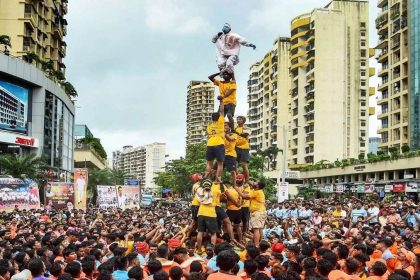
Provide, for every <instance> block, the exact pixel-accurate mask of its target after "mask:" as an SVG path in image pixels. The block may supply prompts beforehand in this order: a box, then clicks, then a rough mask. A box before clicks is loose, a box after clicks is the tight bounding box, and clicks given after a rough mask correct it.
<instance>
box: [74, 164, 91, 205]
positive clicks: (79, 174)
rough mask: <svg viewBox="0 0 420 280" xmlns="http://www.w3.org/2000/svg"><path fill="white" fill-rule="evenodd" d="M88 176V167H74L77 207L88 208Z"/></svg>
mask: <svg viewBox="0 0 420 280" xmlns="http://www.w3.org/2000/svg"><path fill="white" fill-rule="evenodd" d="M88 177H89V173H88V169H87V168H75V169H74V198H75V207H76V209H83V210H86V197H87V185H88Z"/></svg>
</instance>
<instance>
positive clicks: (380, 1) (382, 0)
mask: <svg viewBox="0 0 420 280" xmlns="http://www.w3.org/2000/svg"><path fill="white" fill-rule="evenodd" d="M386 4H388V0H378V2H377V4H376V6H378V8H382V7H383V6H385V5H386Z"/></svg>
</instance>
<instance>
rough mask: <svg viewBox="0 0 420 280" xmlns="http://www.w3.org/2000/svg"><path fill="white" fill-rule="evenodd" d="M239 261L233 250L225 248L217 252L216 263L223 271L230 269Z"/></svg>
mask: <svg viewBox="0 0 420 280" xmlns="http://www.w3.org/2000/svg"><path fill="white" fill-rule="evenodd" d="M237 262H238V256H237V255H236V254H235V252H233V251H232V250H224V251H222V252H220V253H219V254H217V258H216V265H217V266H218V267H219V268H220V270H223V271H230V270H232V269H233V267H234V266H235V264H236V263H237Z"/></svg>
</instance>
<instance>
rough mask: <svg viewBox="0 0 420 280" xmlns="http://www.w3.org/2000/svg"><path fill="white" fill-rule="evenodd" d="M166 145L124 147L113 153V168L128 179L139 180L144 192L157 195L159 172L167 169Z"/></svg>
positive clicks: (153, 144)
mask: <svg viewBox="0 0 420 280" xmlns="http://www.w3.org/2000/svg"><path fill="white" fill-rule="evenodd" d="M165 158H166V144H165V143H152V144H149V145H144V146H140V147H133V146H124V147H123V149H122V150H121V151H114V152H113V168H114V169H119V170H122V171H124V172H125V173H126V174H127V177H128V178H131V179H139V180H140V186H141V187H142V189H143V191H144V192H153V193H157V192H158V188H159V186H157V185H156V184H155V182H154V178H155V177H156V175H157V173H158V172H161V171H163V170H164V168H165Z"/></svg>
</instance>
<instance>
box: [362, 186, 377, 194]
mask: <svg viewBox="0 0 420 280" xmlns="http://www.w3.org/2000/svg"><path fill="white" fill-rule="evenodd" d="M364 191H365V193H373V192H374V191H375V186H374V185H372V184H366V185H365V190H364Z"/></svg>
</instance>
